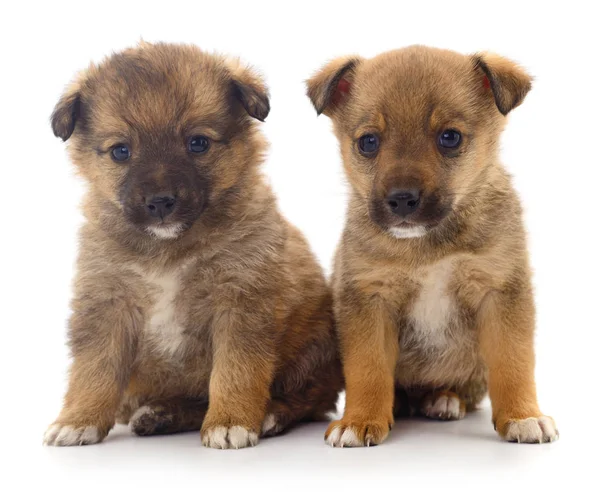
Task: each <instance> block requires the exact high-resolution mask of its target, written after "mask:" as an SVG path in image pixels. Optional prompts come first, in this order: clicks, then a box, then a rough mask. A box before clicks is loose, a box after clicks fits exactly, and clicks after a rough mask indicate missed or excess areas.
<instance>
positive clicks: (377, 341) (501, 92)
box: [308, 46, 558, 446]
mask: <svg viewBox="0 0 600 500" xmlns="http://www.w3.org/2000/svg"><path fill="white" fill-rule="evenodd" d="M530 87H531V79H530V77H529V76H528V75H527V74H526V73H525V72H524V71H523V70H522V69H521V68H520V67H519V66H517V65H516V64H514V63H513V62H511V61H508V60H507V59H504V58H502V57H498V56H495V55H491V54H476V55H473V56H464V55H461V54H457V53H455V52H451V51H447V50H438V49H433V48H427V47H421V46H414V47H408V48H405V49H401V50H396V51H392V52H388V53H385V54H382V55H379V56H378V57H375V58H373V59H370V60H366V59H363V58H361V57H345V58H341V59H337V60H335V61H332V62H331V63H329V64H327V65H326V66H325V67H324V68H322V69H321V70H320V71H319V72H318V73H317V74H316V75H314V77H313V78H311V79H310V80H309V81H308V95H309V97H310V99H311V100H312V103H313V104H314V106H315V108H316V109H317V112H318V113H324V114H326V115H327V116H329V117H330V118H331V119H332V121H333V125H334V131H335V134H336V135H337V137H338V139H339V142H340V148H341V152H342V158H343V163H344V169H345V171H346V174H347V177H348V180H349V181H350V185H351V187H352V191H351V195H350V202H349V208H348V217H347V222H346V227H345V229H344V232H343V236H342V240H341V243H340V246H339V249H338V252H337V256H336V261H335V270H334V276H333V286H334V308H335V312H336V319H337V323H338V330H339V338H340V343H341V352H342V361H343V365H344V375H345V379H346V411H345V414H344V417H343V418H342V419H341V420H339V421H336V422H333V423H332V424H331V425H330V427H329V429H328V431H327V434H326V440H327V442H328V443H330V444H331V445H332V446H368V445H370V444H379V443H381V442H382V441H383V440H384V439H385V438H386V437H387V435H388V432H389V430H390V428H391V426H392V424H393V423H394V415H397V414H399V413H406V412H409V411H410V406H411V403H413V402H417V404H418V409H419V410H420V412H421V413H422V414H423V415H425V416H428V417H430V418H436V419H459V418H462V417H464V415H465V411H466V410H468V409H470V408H473V407H474V406H475V405H476V404H477V403H478V402H479V401H480V400H481V399H482V398H483V397H484V395H485V393H486V390H487V388H488V387H489V393H490V397H491V400H492V408H493V422H494V426H495V428H496V429H497V431H498V433H499V434H500V435H501V436H502V437H504V438H505V439H507V440H509V441H517V442H526V443H538V442H539V443H541V442H545V441H553V440H554V439H556V438H557V437H558V432H557V430H556V427H555V424H554V421H553V420H552V419H551V418H550V417H546V416H544V415H542V413H541V412H540V410H539V408H538V404H537V400H536V391H535V382H534V348H533V336H534V317H535V312H534V302H533V296H532V288H531V277H530V269H529V263H528V254H527V248H526V243H525V231H524V229H523V223H522V216H521V206H520V203H519V199H518V197H517V195H516V193H515V191H514V189H513V187H512V185H511V181H510V177H509V175H508V174H507V172H506V170H505V169H504V167H503V166H502V165H501V164H500V162H499V159H498V144H499V138H500V134H501V132H502V129H503V127H504V124H505V122H506V115H507V114H508V113H509V112H510V111H511V110H512V109H513V108H515V107H516V106H518V105H519V104H521V102H522V101H523V99H524V97H525V95H526V94H527V92H528V91H529V89H530ZM395 393H396V398H395ZM395 399H396V401H394V400H395Z"/></svg>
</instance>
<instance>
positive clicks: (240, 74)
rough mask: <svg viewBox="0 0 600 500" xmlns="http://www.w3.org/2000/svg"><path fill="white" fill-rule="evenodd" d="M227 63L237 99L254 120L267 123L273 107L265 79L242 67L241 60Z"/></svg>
mask: <svg viewBox="0 0 600 500" xmlns="http://www.w3.org/2000/svg"><path fill="white" fill-rule="evenodd" d="M226 63H227V66H228V67H229V70H230V71H231V73H232V76H233V81H232V84H233V93H234V96H235V98H236V99H237V100H238V101H240V102H241V103H242V106H244V109H245V110H246V112H247V113H248V114H249V115H250V116H251V117H252V118H256V119H257V120H260V121H261V122H263V121H265V118H266V117H267V116H268V115H269V111H270V110H271V105H270V104H269V91H268V89H267V86H266V84H265V82H264V81H263V79H262V78H261V77H260V76H259V75H258V74H257V73H256V72H255V71H254V70H252V69H251V68H249V67H248V66H244V65H242V63H241V62H240V60H239V59H227V61H226Z"/></svg>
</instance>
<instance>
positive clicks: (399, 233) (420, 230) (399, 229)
mask: <svg viewBox="0 0 600 500" xmlns="http://www.w3.org/2000/svg"><path fill="white" fill-rule="evenodd" d="M388 233H389V234H390V235H392V236H393V237H394V238H396V239H399V240H400V239H408V238H421V237H422V236H425V235H426V234H427V227H426V226H425V225H424V224H412V223H410V222H401V223H400V224H396V225H395V226H392V227H390V228H389V229H388Z"/></svg>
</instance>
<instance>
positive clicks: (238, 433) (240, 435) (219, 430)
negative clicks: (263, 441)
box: [202, 425, 258, 450]
mask: <svg viewBox="0 0 600 500" xmlns="http://www.w3.org/2000/svg"><path fill="white" fill-rule="evenodd" d="M202 444H203V445H204V446H207V447H208V448H217V449H220V450H226V449H231V448H233V449H235V450H237V449H239V448H246V447H248V446H256V445H257V444H258V435H257V434H256V432H252V431H249V430H248V429H246V428H245V427H242V426H241V425H234V426H232V427H224V426H217V427H212V428H210V429H207V430H206V431H204V432H203V433H202Z"/></svg>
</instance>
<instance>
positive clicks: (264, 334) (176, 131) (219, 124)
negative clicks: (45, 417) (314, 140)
mask: <svg viewBox="0 0 600 500" xmlns="http://www.w3.org/2000/svg"><path fill="white" fill-rule="evenodd" d="M268 112H269V99H268V94H267V90H266V87H265V85H264V83H263V81H262V79H261V78H260V77H259V76H258V75H257V74H256V73H255V72H254V71H252V70H251V69H249V68H247V67H245V66H243V65H241V64H240V63H239V61H232V60H229V59H225V58H223V57H220V56H216V55H211V54H207V53H205V52H202V51H201V50H199V49H198V48H196V47H193V46H182V45H168V44H156V45H151V44H145V43H144V44H142V45H140V46H139V47H136V48H133V49H128V50H125V51H124V52H122V53H118V54H115V55H113V56H111V57H109V58H107V59H106V60H105V61H103V62H102V63H101V64H99V65H92V66H90V68H89V69H88V70H87V71H85V72H83V73H81V74H80V75H79V76H78V78H77V79H76V81H75V82H74V83H73V84H72V85H71V86H70V87H69V88H68V89H67V91H66V92H65V94H64V95H63V96H62V98H61V99H60V101H59V102H58V104H57V105H56V108H55V110H54V113H53V115H52V127H53V130H54V133H55V134H56V135H57V136H58V137H61V138H62V139H63V140H65V141H66V140H68V149H69V153H70V157H71V159H72V161H73V163H74V164H75V165H76V166H77V170H78V172H79V174H81V175H82V176H83V178H85V179H86V180H87V181H88V184H89V191H88V193H87V195H86V197H85V200H84V204H83V210H84V214H85V218H86V222H85V224H84V226H83V228H82V229H81V235H80V236H81V238H80V252H79V259H78V262H77V275H76V278H75V284H74V285H75V293H74V299H73V303H72V309H73V314H72V317H71V319H70V324H69V343H70V347H71V352H72V356H73V363H72V366H71V373H70V379H69V388H68V391H67V394H66V397H65V401H64V407H63V409H62V411H61V413H60V415H59V417H58V419H57V420H56V422H55V423H54V424H53V425H52V426H51V427H50V430H49V431H48V433H47V434H46V443H47V444H54V445H73V444H88V443H93V442H98V441H101V440H102V439H103V438H104V437H105V436H106V435H107V433H108V432H109V430H110V429H111V427H112V426H113V425H114V423H115V420H116V419H117V418H118V419H119V420H121V421H124V422H128V421H130V425H131V428H132V430H133V431H134V432H135V433H137V434H139V435H150V434H160V433H172V432H179V431H186V430H192V429H200V427H202V430H201V434H202V442H203V443H204V444H205V445H207V446H211V447H217V448H227V447H233V448H240V447H244V446H250V445H254V444H256V442H257V440H258V436H259V435H260V433H261V429H262V428H263V420H264V419H265V415H267V414H268V422H267V424H268V425H267V426H266V427H265V429H266V431H265V433H267V434H274V433H276V432H281V431H282V430H284V429H285V428H287V427H289V426H290V425H291V424H293V423H295V422H298V421H300V420H306V419H321V418H324V416H325V414H326V413H327V412H328V411H330V410H332V409H333V408H334V407H335V402H336V399H337V393H338V391H339V390H340V388H341V386H342V379H341V368H340V365H339V360H338V355H337V352H336V345H335V335H334V332H333V312H332V298H331V295H330V292H329V290H328V288H327V285H326V282H325V279H324V277H323V275H322V271H321V269H320V268H319V266H318V264H317V262H316V260H315V259H314V257H313V255H312V254H311V252H310V250H309V247H308V245H307V243H306V241H305V240H304V238H303V236H302V235H301V234H300V233H299V231H298V230H297V229H295V228H294V227H292V226H291V225H290V224H289V223H288V222H286V220H285V219H284V218H283V217H282V216H281V215H280V214H279V212H278V211H277V208H276V202H275V199H274V196H273V194H272V192H271V190H270V188H269V187H268V186H267V185H266V183H265V181H264V180H263V178H262V176H261V174H260V172H259V166H260V163H261V160H262V155H263V152H264V150H265V141H264V139H263V138H262V135H261V133H260V131H259V129H258V127H257V123H256V121H255V120H254V119H258V120H264V119H265V118H266V116H267V114H268ZM198 136H201V137H204V138H206V140H207V141H208V143H209V147H208V149H207V150H206V151H205V152H202V153H200V154H198V153H194V152H192V151H191V150H190V140H191V138H192V137H198ZM117 145H126V146H127V148H128V150H129V151H130V154H131V156H130V157H129V158H127V159H126V160H125V161H116V160H115V159H114V157H113V156H112V150H113V149H114V148H115V146H117ZM157 197H158V198H157ZM156 199H171V200H172V203H175V205H174V210H173V212H172V213H170V214H168V215H166V216H164V217H157V216H156V215H152V210H154V212H156V210H155V207H150V205H151V204H153V203H154V201H153V200H156ZM132 415H133V417H132Z"/></svg>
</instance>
